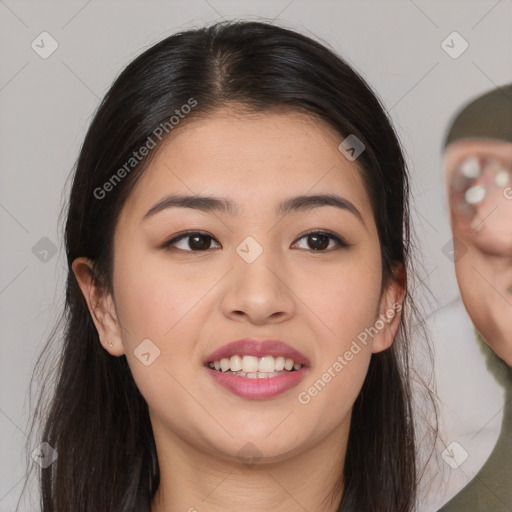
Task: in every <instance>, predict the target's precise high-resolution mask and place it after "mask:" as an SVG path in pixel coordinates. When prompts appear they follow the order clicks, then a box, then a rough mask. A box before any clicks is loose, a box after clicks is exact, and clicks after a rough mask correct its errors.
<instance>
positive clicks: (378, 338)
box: [372, 267, 406, 353]
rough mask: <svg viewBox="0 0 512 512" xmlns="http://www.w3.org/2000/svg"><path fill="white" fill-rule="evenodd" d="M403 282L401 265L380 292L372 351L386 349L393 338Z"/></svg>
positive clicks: (403, 290) (403, 274) (403, 286)
mask: <svg viewBox="0 0 512 512" xmlns="http://www.w3.org/2000/svg"><path fill="white" fill-rule="evenodd" d="M405 283H406V279H405V270H404V269H403V267H401V268H400V269H396V270H394V271H393V275H392V276H391V278H390V281H389V284H388V286H387V287H386V288H385V289H384V290H383V292H382V298H381V301H380V308H379V316H378V317H377V318H376V319H375V326H374V328H375V330H376V331H377V333H376V334H375V337H374V338H373V344H372V353H377V352H382V351H383V350H386V349H388V348H389V347H390V346H391V345H392V344H393V341H394V340H395V337H396V335H397V332H398V327H399V326H400V319H401V313H402V306H403V302H404V298H405V287H406V284H405Z"/></svg>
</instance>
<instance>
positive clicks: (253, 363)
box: [242, 356, 259, 378]
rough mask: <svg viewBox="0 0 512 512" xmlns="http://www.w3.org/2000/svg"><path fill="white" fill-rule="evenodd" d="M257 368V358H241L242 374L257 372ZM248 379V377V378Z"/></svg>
mask: <svg viewBox="0 0 512 512" xmlns="http://www.w3.org/2000/svg"><path fill="white" fill-rule="evenodd" d="M258 368H259V362H258V358H257V357H254V356H244V357H243V358H242V370H243V371H244V372H247V373H249V372H257V371H258ZM249 378H250V377H249Z"/></svg>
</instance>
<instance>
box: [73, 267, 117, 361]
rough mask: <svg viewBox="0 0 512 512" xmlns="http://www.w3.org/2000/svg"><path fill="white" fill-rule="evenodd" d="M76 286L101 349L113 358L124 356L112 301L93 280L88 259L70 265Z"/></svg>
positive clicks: (91, 268) (103, 289) (108, 294)
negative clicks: (88, 313)
mask: <svg viewBox="0 0 512 512" xmlns="http://www.w3.org/2000/svg"><path fill="white" fill-rule="evenodd" d="M71 268H72V269H73V273H74V274H75V277H76V280H77V281H78V286H79V287H80V290H81V291H82V294H83V296H84V298H85V300H86V302H87V306H88V308H89V312H90V314H91V317H92V320H93V322H94V325H95V326H96V330H97V331H98V335H99V338H100V342H101V344H102V345H103V348H104V349H105V350H106V351H107V352H109V353H110V354H112V355H113V356H120V355H123V354H124V346H123V342H122V339H121V326H120V324H119V321H118V319H117V313H116V310H115V304H114V300H113V298H112V296H111V294H110V293H107V292H106V290H105V288H104V287H102V286H100V285H99V283H98V282H97V280H96V279H95V278H94V273H93V264H92V261H91V260H89V259H88V258H83V257H80V258H76V259H75V260H74V261H73V264H72V265H71Z"/></svg>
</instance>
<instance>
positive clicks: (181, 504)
mask: <svg viewBox="0 0 512 512" xmlns="http://www.w3.org/2000/svg"><path fill="white" fill-rule="evenodd" d="M348 424H349V422H348ZM343 430H344V431H343V432H340V431H339V430H337V431H335V432H333V433H332V434H331V435H330V436H329V437H328V438H324V439H323V440H321V441H319V442H317V443H316V444H314V446H312V447H310V448H309V449H307V450H305V451H302V452H301V453H299V454H297V455H295V456H291V457H288V458H284V459H283V460H280V461H279V462H266V461H265V459H264V458H263V457H262V458H261V459H260V460H259V461H258V462H256V463H250V462H246V463H243V462H241V461H240V460H228V459H225V458H222V457H220V456H214V455H210V454H208V453H205V451H204V450H198V449H197V448H196V447H193V446H191V445H190V444H188V443H186V442H185V441H183V440H182V439H178V438H176V437H175V436H173V435H169V434H168V431H167V435H165V436H155V441H156V445H157V452H158V458H159V466H160V485H159V488H158V490H157V492H156V494H155V496H154V498H153V500H152V503H151V512H177V511H181V512H184V511H188V512H203V511H206V510H207V511H208V512H221V511H222V512H226V511H232V510H233V511H234V510H244V512H257V511H258V512H259V511H261V510H272V511H273V512H291V511H297V510H315V511H318V512H336V511H337V510H338V507H339V502H340V500H341V496H342V489H343V484H342V468H343V462H344V458H345V451H346V441H347V438H348V425H345V426H344V427H343ZM162 454H164V455H162ZM167 454H169V455H167Z"/></svg>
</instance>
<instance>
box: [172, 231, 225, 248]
mask: <svg viewBox="0 0 512 512" xmlns="http://www.w3.org/2000/svg"><path fill="white" fill-rule="evenodd" d="M212 242H215V243H217V244H218V242H217V241H215V239H214V238H213V237H212V236H210V235H207V234H205V233H201V232H199V231H190V232H188V233H184V234H182V235H179V236H177V237H175V238H173V239H172V240H169V241H168V242H165V244H164V245H163V248H171V249H177V250H180V251H189V252H198V251H207V250H208V249H211V248H212ZM218 247H220V245H218Z"/></svg>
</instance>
